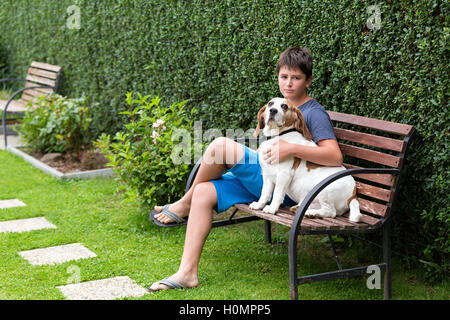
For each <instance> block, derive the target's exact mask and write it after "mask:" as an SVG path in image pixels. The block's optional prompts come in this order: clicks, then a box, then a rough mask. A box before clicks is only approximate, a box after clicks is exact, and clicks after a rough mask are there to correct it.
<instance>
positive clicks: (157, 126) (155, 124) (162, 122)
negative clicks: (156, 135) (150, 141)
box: [153, 119, 166, 130]
mask: <svg viewBox="0 0 450 320" xmlns="http://www.w3.org/2000/svg"><path fill="white" fill-rule="evenodd" d="M161 126H162V128H163V130H164V129H166V126H165V125H164V120H161V119H158V120H156V122H155V123H153V128H160V127H161Z"/></svg>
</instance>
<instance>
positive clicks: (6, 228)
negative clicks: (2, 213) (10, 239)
mask: <svg viewBox="0 0 450 320" xmlns="http://www.w3.org/2000/svg"><path fill="white" fill-rule="evenodd" d="M41 229H56V226H55V225H53V224H51V223H50V222H48V221H47V219H45V218H44V217H37V218H29V219H19V220H10V221H0V233H3V232H28V231H33V230H41Z"/></svg>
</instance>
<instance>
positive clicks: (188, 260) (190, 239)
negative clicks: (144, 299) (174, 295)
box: [150, 182, 217, 290]
mask: <svg viewBox="0 0 450 320" xmlns="http://www.w3.org/2000/svg"><path fill="white" fill-rule="evenodd" d="M193 189H194V191H193V193H192V201H191V209H190V211H189V220H188V223H187V228H186V238H185V242H184V250H183V257H182V259H181V263H180V266H179V268H178V271H177V272H176V273H175V274H174V275H172V276H170V277H169V278H168V279H169V280H172V281H175V282H177V283H179V284H181V285H183V286H185V287H187V288H191V287H196V286H197V285H198V263H199V261H200V255H201V252H202V249H203V245H204V243H205V240H206V237H207V236H208V234H209V232H210V230H211V223H212V215H213V208H214V207H215V206H216V204H217V195H216V190H215V187H214V184H213V183H211V182H204V183H199V184H197V186H196V187H195V188H193ZM150 289H151V290H165V289H170V288H169V287H167V286H166V285H164V284H161V283H158V282H156V283H154V284H153V285H152V286H151V287H150Z"/></svg>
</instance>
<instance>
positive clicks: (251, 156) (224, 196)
mask: <svg viewBox="0 0 450 320" xmlns="http://www.w3.org/2000/svg"><path fill="white" fill-rule="evenodd" d="M241 146H242V148H243V149H244V156H243V157H242V158H241V159H240V160H239V161H238V162H237V163H236V164H235V165H234V166H233V167H232V168H230V169H229V170H228V172H226V173H224V174H223V175H222V177H221V178H220V179H216V180H211V182H212V183H213V184H214V187H215V188H216V194H217V207H216V208H215V210H216V212H218V213H219V212H223V211H226V210H227V209H228V208H229V207H231V206H232V205H234V204H236V203H251V202H253V201H258V200H259V197H260V196H261V190H262V186H263V178H262V174H261V166H260V165H259V154H258V153H257V152H256V151H255V150H252V149H249V148H248V147H246V146H244V145H241ZM296 204H297V203H295V202H294V201H293V200H292V199H290V198H289V197H288V196H287V195H286V197H285V198H284V202H283V205H285V206H290V207H291V206H294V205H296Z"/></svg>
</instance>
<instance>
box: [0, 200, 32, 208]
mask: <svg viewBox="0 0 450 320" xmlns="http://www.w3.org/2000/svg"><path fill="white" fill-rule="evenodd" d="M25 206H26V204H25V203H23V202H22V201H20V200H19V199H11V200H0V209H8V208H14V207H25Z"/></svg>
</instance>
